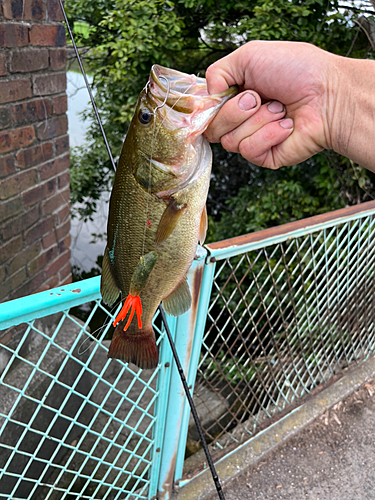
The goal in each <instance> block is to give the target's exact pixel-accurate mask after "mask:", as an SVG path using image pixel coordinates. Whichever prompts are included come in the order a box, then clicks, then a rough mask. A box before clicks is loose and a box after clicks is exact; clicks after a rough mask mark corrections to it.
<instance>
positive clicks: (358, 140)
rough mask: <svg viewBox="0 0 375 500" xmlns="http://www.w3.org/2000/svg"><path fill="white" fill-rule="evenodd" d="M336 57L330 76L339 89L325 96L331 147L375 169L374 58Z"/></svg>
mask: <svg viewBox="0 0 375 500" xmlns="http://www.w3.org/2000/svg"><path fill="white" fill-rule="evenodd" d="M335 57H336V61H335V66H334V69H333V71H332V80H333V85H337V87H336V88H337V89H338V91H337V95H336V98H334V99H332V98H329V99H328V102H329V103H330V104H329V106H328V114H329V116H328V118H327V121H328V127H327V128H328V129H329V130H330V143H331V144H330V147H332V149H334V150H335V151H336V152H337V153H340V154H342V155H344V156H346V157H348V158H350V159H351V160H353V161H355V162H356V163H358V164H360V165H362V166H364V167H366V168H368V169H369V170H372V171H373V172H375V61H371V60H363V59H348V58H343V57H337V56H335ZM335 80H336V81H335ZM337 80H338V81H337ZM329 91H330V90H329V89H328V92H329Z"/></svg>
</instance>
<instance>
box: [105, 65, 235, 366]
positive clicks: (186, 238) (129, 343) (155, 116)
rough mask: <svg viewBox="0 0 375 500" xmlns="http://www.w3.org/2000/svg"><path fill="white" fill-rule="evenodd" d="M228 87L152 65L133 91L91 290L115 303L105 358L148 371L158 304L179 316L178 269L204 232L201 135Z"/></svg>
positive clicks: (182, 304)
mask: <svg viewBox="0 0 375 500" xmlns="http://www.w3.org/2000/svg"><path fill="white" fill-rule="evenodd" d="M237 92H238V90H237V87H230V88H229V89H227V90H226V91H224V92H222V93H221V94H217V95H210V94H209V93H208V90H207V84H206V80H205V79H204V78H201V77H198V76H195V75H188V74H185V73H182V72H179V71H177V70H174V69H170V68H164V67H162V66H159V65H154V66H152V68H151V72H150V77H149V80H148V82H147V83H146V86H145V87H144V89H143V90H142V92H141V93H140V95H139V98H138V102H137V106H136V110H135V113H134V115H133V118H132V121H131V123H130V126H129V129H128V131H127V134H126V137H125V141H124V144H123V147H122V150H121V154H120V158H119V161H118V167H117V170H116V174H115V178H114V183H113V188H112V193H111V198H110V203H109V216H108V224H107V245H106V248H105V251H104V257H103V264H102V275H101V283H100V290H101V295H102V299H103V301H104V303H105V304H107V305H109V306H111V305H113V304H115V303H116V301H118V299H119V297H120V296H121V301H123V306H122V309H121V311H120V312H119V314H118V315H117V317H116V319H115V321H114V322H113V325H114V326H115V327H116V328H115V330H114V333H113V337H112V340H111V344H110V347H109V351H108V357H109V358H115V359H120V360H122V361H125V362H131V363H134V364H135V365H137V366H138V367H139V368H143V369H152V368H155V367H156V366H157V364H158V349H157V346H156V340H155V333H154V330H153V327H152V319H153V317H154V314H155V312H156V310H157V308H158V306H159V304H160V302H162V304H163V307H164V310H165V312H166V313H167V314H170V315H173V316H179V315H181V314H183V313H185V312H186V311H187V310H188V309H189V308H190V306H191V301H192V299H191V294H190V290H189V285H188V283H187V278H186V273H187V271H188V269H189V267H190V266H191V264H192V261H193V259H194V256H195V253H196V249H197V245H198V242H200V243H201V244H203V241H204V238H205V234H206V230H207V212H206V199H207V194H208V188H209V182H210V174H211V164H212V151H211V148H210V145H209V143H208V141H207V140H206V139H205V138H204V137H203V135H202V134H203V133H204V131H205V130H206V128H207V127H208V125H209V124H210V122H211V121H212V120H213V118H214V117H215V116H216V114H217V113H218V111H219V109H220V108H221V106H222V105H223V104H224V103H225V102H226V101H227V100H228V99H230V98H231V97H233V96H234V95H235V94H237Z"/></svg>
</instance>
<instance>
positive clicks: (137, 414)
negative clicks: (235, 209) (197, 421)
mask: <svg viewBox="0 0 375 500" xmlns="http://www.w3.org/2000/svg"><path fill="white" fill-rule="evenodd" d="M374 216H375V203H374V202H371V203H366V204H363V205H360V206H357V207H349V208H347V209H344V210H340V211H337V212H332V213H330V214H324V215H322V216H318V217H313V218H311V219H306V220H304V221H299V222H296V223H292V224H286V225H284V226H280V227H278V228H273V229H270V230H266V231H261V232H258V233H253V234H251V235H245V236H243V237H239V238H235V239H233V240H227V241H224V242H218V243H215V244H212V245H207V247H206V248H205V249H199V252H198V255H197V259H196V260H195V261H194V264H193V266H192V268H191V270H190V272H189V277H188V278H189V283H190V288H191V290H192V295H193V305H192V308H191V310H190V311H189V312H187V313H186V314H184V315H183V316H181V317H178V318H169V319H168V323H169V326H170V328H171V331H172V335H173V337H174V341H175V343H176V348H177V351H178V353H179V356H180V359H181V363H182V366H183V368H184V371H185V373H186V376H187V380H188V385H189V387H190V388H191V390H192V389H193V387H195V396H194V398H195V402H196V404H197V406H198V410H199V412H200V414H201V417H202V422H203V426H204V430H205V433H206V437H207V439H208V440H209V441H210V442H211V444H210V447H211V451H212V453H213V455H214V457H215V458H216V459H220V457H221V456H222V455H223V454H225V453H226V452H227V451H228V450H232V449H233V447H235V446H239V445H242V443H244V442H245V441H246V440H248V439H249V438H251V436H252V435H253V434H254V433H255V432H256V431H257V429H259V426H260V425H262V424H263V425H264V422H265V421H266V419H267V418H269V417H272V416H274V415H275V414H277V412H280V411H282V410H285V409H286V408H287V407H288V405H290V404H292V403H293V402H295V401H296V400H298V398H300V397H302V396H303V395H304V394H306V393H307V392H309V391H311V389H313V388H314V387H316V386H317V385H319V384H324V383H326V382H328V381H329V380H330V378H331V377H332V376H333V375H335V374H337V373H338V372H339V371H340V370H342V369H343V368H345V367H346V366H350V365H351V364H352V363H356V362H358V361H360V360H363V359H365V358H366V357H367V356H369V355H370V354H372V353H373V352H374V345H375V331H374V324H375V313H373V311H374V310H375V309H374V307H373V306H374V297H375V294H374V291H375V290H374V288H375V286H374V283H375V275H374V272H375V271H374V270H375V267H374V261H375V245H374V234H375V217H374ZM77 308H80V309H81V312H82V308H83V309H84V310H85V311H84V312H85V315H84V317H85V319H84V320H80V319H78V317H77V315H79V314H78V312H79V311H78V309H77ZM116 314H117V311H116V310H113V311H108V310H107V309H106V308H105V307H103V305H102V303H101V299H100V292H99V278H91V279H89V280H85V281H81V282H79V283H74V284H71V285H66V286H63V287H60V288H56V289H54V290H49V291H46V292H41V293H39V294H35V295H31V296H29V297H24V298H21V299H17V300H13V301H10V302H6V303H3V304H0V330H1V331H2V333H0V401H1V405H0V498H4V499H8V498H12V499H33V500H34V499H35V500H38V499H43V500H44V499H69V500H70V499H74V498H82V499H84V498H87V499H99V498H100V499H120V498H121V499H124V498H127V499H137V498H139V499H152V498H156V497H157V498H159V499H168V498H170V495H171V490H172V487H173V485H174V484H175V483H176V482H178V483H179V485H180V486H183V485H184V484H186V482H187V481H189V480H190V478H187V477H186V470H187V469H188V462H189V459H188V460H187V461H184V457H185V450H186V443H187V442H188V443H190V442H194V440H196V438H195V435H194V429H193V426H192V425H191V424H190V421H189V409H188V407H187V404H186V402H185V397H184V394H183V389H182V386H181V382H180V379H179V375H178V373H177V370H176V368H175V366H174V363H173V361H172V354H171V350H170V347H169V345H168V343H167V342H166V339H165V337H164V332H163V330H162V328H161V327H160V326H159V325H160V318H158V317H155V320H154V327H155V330H156V331H157V333H158V335H159V338H158V344H159V347H160V363H159V366H158V368H157V369H156V370H154V371H142V370H140V369H138V368H137V367H135V366H133V365H127V364H124V363H122V362H120V361H117V360H108V359H107V351H108V344H109V341H108V340H106V336H107V334H108V332H109V331H110V328H111V322H112V320H113V318H114V317H115V315H116ZM98 324H99V326H101V327H100V328H99V329H98V327H97V325H98ZM199 453H201V452H198V455H197V456H198V457H199ZM203 460H204V459H202V463H203ZM184 464H185V470H184ZM202 467H203V466H202Z"/></svg>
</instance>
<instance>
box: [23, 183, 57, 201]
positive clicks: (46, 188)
mask: <svg viewBox="0 0 375 500" xmlns="http://www.w3.org/2000/svg"><path fill="white" fill-rule="evenodd" d="M55 188H56V180H55V179H51V180H49V181H48V182H45V183H44V184H39V185H38V186H37V187H35V188H34V189H29V191H26V192H24V193H23V195H22V200H23V205H24V206H25V207H27V206H30V205H34V203H37V202H38V201H41V200H44V199H45V198H47V197H48V196H50V195H51V194H52V193H54V192H55Z"/></svg>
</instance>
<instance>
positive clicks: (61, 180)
mask: <svg viewBox="0 0 375 500" xmlns="http://www.w3.org/2000/svg"><path fill="white" fill-rule="evenodd" d="M57 182H58V184H57V186H58V188H57V189H63V188H64V187H66V186H69V184H70V176H69V170H68V171H67V172H65V173H64V174H62V175H59V177H58V178H57Z"/></svg>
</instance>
